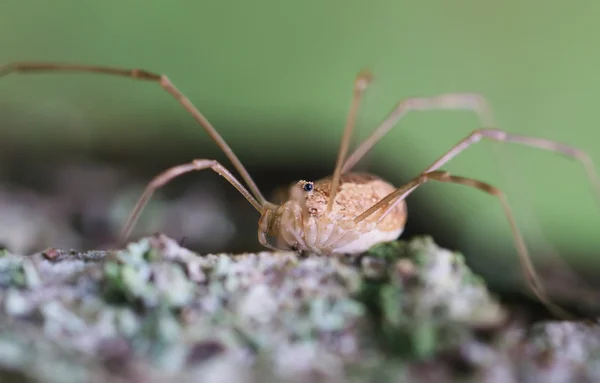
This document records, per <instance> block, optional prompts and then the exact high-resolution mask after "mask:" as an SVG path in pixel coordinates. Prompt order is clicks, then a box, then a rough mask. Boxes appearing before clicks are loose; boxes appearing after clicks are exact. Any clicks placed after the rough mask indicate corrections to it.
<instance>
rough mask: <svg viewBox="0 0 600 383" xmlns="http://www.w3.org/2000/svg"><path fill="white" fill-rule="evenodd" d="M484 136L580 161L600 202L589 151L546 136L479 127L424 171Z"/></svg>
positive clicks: (437, 165)
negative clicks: (523, 134) (530, 135)
mask: <svg viewBox="0 0 600 383" xmlns="http://www.w3.org/2000/svg"><path fill="white" fill-rule="evenodd" d="M482 138H488V139H490V140H493V141H498V142H510V143H515V144H521V145H526V146H529V147H533V148H536V149H543V150H549V151H553V152H556V153H560V154H562V155H564V156H566V157H570V158H572V159H574V160H577V161H579V162H580V163H581V165H582V166H583V168H584V170H585V172H586V174H587V178H588V181H589V182H590V184H591V187H592V192H593V193H594V197H595V198H596V201H597V202H598V204H600V179H599V178H598V173H597V172H596V167H595V165H594V162H593V161H592V159H591V158H590V156H589V155H588V154H587V153H585V152H584V151H582V150H580V149H577V148H574V147H572V146H568V145H565V144H562V143H560V142H556V141H551V140H547V139H545V138H538V137H529V136H522V135H518V134H512V133H507V132H505V131H503V130H499V129H477V130H475V131H473V132H472V133H471V134H469V135H468V136H467V137H465V138H464V139H462V140H461V141H460V142H459V143H458V144H456V145H454V146H453V147H452V148H451V149H450V150H449V151H448V152H446V153H445V154H444V155H442V156H441V157H440V158H438V159H437V160H436V161H435V162H433V163H432V164H431V165H430V166H429V167H427V169H426V170H425V171H424V172H423V173H428V172H431V171H434V170H437V169H439V168H440V167H442V166H444V165H445V164H446V163H447V162H448V161H450V160H451V159H452V158H454V157H456V156H457V155H459V154H460V153H461V152H463V151H464V150H466V149H467V148H468V147H470V146H471V145H473V144H475V143H477V142H479V141H481V139H482ZM400 201H401V199H398V201H394V203H393V204H392V205H391V207H390V210H391V208H393V207H394V206H395V205H396V204H398V203H400Z"/></svg>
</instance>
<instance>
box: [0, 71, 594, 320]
mask: <svg viewBox="0 0 600 383" xmlns="http://www.w3.org/2000/svg"><path fill="white" fill-rule="evenodd" d="M16 72H21V73H36V72H37V73H40V72H54V73H57V72H71V73H73V72H79V73H82V72H87V73H97V74H106V75H113V76H122V77H129V78H133V79H137V80H145V81H152V82H155V83H158V84H159V85H160V86H161V87H162V88H163V89H164V90H165V91H167V92H168V93H169V94H171V96H173V97H174V98H175V99H176V100H177V101H178V102H179V103H180V104H181V105H182V106H183V107H184V108H185V109H186V110H187V111H188V112H189V113H190V114H191V115H192V116H193V117H194V118H195V119H196V121H197V122H198V123H199V124H200V125H201V126H202V127H203V128H204V130H205V131H206V132H207V133H208V135H209V136H210V137H211V138H212V139H213V141H215V143H216V144H217V145H218V146H219V148H220V149H221V150H222V151H223V152H224V153H225V155H226V156H227V157H228V159H229V160H230V161H231V163H232V164H233V167H234V168H235V169H236V170H237V172H238V173H239V174H240V176H241V179H242V180H243V181H244V183H245V185H244V184H243V183H242V182H241V181H240V180H238V178H236V177H235V176H234V175H233V174H232V173H231V172H230V171H229V170H228V169H227V168H225V167H224V166H223V165H221V164H220V163H219V162H217V161H215V160H211V159H196V160H193V161H191V162H189V163H186V164H181V165H176V166H173V167H171V168H169V169H167V170H166V171H164V172H162V173H160V174H159V175H157V176H156V177H155V178H154V179H153V180H151V181H150V183H149V184H148V185H147V187H146V189H145V191H144V193H143V194H142V196H141V197H140V199H139V201H138V202H137V204H136V205H135V207H134V208H133V210H132V212H131V215H130V216H129V218H128V220H127V222H126V223H125V225H124V228H123V231H122V235H121V237H122V240H123V241H125V240H126V239H127V238H128V236H129V234H130V232H131V230H132V228H133V226H134V224H135V222H136V220H137V219H138V217H139V215H140V213H141V211H142V209H143V208H144V206H145V204H146V203H147V202H148V200H149V199H150V197H151V196H152V194H153V193H154V191H156V190H157V189H158V188H160V187H162V186H164V185H165V184H167V183H169V182H170V181H171V180H173V179H174V178H176V177H179V176H180V175H182V174H184V173H188V172H192V171H200V170H206V169H211V170H212V171H214V172H216V173H217V174H219V175H220V176H222V177H224V178H225V179H226V180H227V181H229V183H230V184H231V185H232V186H233V187H235V188H236V189H237V190H238V191H239V192H240V194H242V195H243V196H244V198H246V200H248V202H249V203H250V204H251V205H252V206H254V208H255V209H256V210H257V211H258V212H259V213H260V219H259V221H258V241H259V242H260V244H261V245H263V246H264V247H266V248H268V249H271V250H277V249H283V250H290V249H291V250H294V251H310V252H313V253H317V254H322V255H332V254H348V253H362V252H364V251H366V250H368V249H369V248H371V247H372V246H374V245H376V244H378V243H381V242H387V241H393V240H396V239H397V238H398V237H399V236H400V235H401V234H402V232H403V230H404V227H405V224H406V220H407V210H406V202H405V199H406V197H407V196H408V195H409V194H411V193H412V192H413V191H414V190H415V189H416V188H418V187H419V186H421V185H423V184H425V183H427V182H429V181H437V182H445V183H454V184H461V185H465V186H468V187H471V188H475V189H478V190H481V191H483V192H485V193H488V194H490V195H492V196H494V197H496V198H497V200H498V201H499V202H500V204H501V206H502V209H503V211H504V214H505V216H506V219H507V221H508V224H509V226H510V230H511V232H512V235H513V237H514V242H515V246H516V249H517V252H518V254H519V260H520V263H521V266H522V268H523V271H524V275H525V278H526V281H527V283H528V285H529V287H530V288H531V290H532V291H533V293H534V294H535V295H536V296H537V297H538V298H539V299H540V301H541V302H542V303H544V304H545V305H546V306H547V307H548V308H549V309H550V310H551V311H552V312H554V313H555V314H557V315H559V316H568V314H566V312H565V311H563V310H562V309H561V308H560V307H558V306H557V305H556V304H554V303H553V302H552V301H551V300H550V299H549V298H548V296H547V294H546V292H545V290H544V288H543V285H542V283H541V282H540V279H539V277H538V275H537V273H536V271H535V269H534V267H533V264H532V262H531V259H530V256H529V252H528V250H527V247H526V245H525V242H524V240H523V237H522V235H521V233H520V231H519V230H518V228H517V225H516V221H515V219H514V216H513V213H512V211H511V208H510V206H509V204H508V202H507V200H506V198H505V196H504V194H503V193H502V191H501V190H499V189H498V188H496V187H494V186H492V185H490V184H488V183H485V182H481V181H478V180H475V179H472V178H467V177H461V176H457V175H453V174H450V173H449V172H446V171H443V170H440V168H441V167H442V166H444V165H445V164H446V163H447V162H448V161H450V160H451V159H452V158H454V157H456V156H457V155H458V154H460V153H462V152H463V151H464V150H465V149H467V148H468V147H470V146H471V145H473V144H475V143H477V142H480V141H481V140H482V139H489V140H492V141H499V142H509V143H516V144H522V145H526V146H529V147H533V148H538V149H544V150H549V151H553V152H557V153H560V154H563V155H565V156H568V157H571V158H573V159H575V160H577V161H579V162H580V163H581V164H582V165H583V167H584V168H585V171H586V173H587V176H588V178H589V181H590V182H591V184H592V187H593V188H594V191H595V193H596V197H597V198H598V199H599V200H600V180H599V179H598V176H597V173H596V170H595V166H594V163H593V162H592V160H591V158H590V157H589V156H588V155H587V154H586V153H585V152H583V151H582V150H579V149H577V148H575V147H571V146H568V145H564V144H562V143H559V142H555V141H551V140H547V139H545V138H539V137H530V136H523V135H518V134H512V133H508V132H505V131H503V130H499V129H496V128H495V124H494V121H493V118H492V113H491V108H490V107H489V104H488V102H487V100H486V99H485V98H484V97H483V96H482V95H480V94H476V93H447V94H439V95H435V96H432V97H415V98H408V99H404V100H402V101H400V102H399V103H398V104H397V105H396V106H395V108H394V109H393V110H392V111H391V113H390V114H389V115H388V116H387V117H386V118H385V119H384V120H383V122H382V123H381V124H380V125H379V126H377V127H376V128H375V130H374V131H373V133H371V135H370V136H368V137H367V138H366V139H365V140H364V141H363V142H361V143H360V144H359V145H358V147H357V148H356V149H355V150H354V151H353V152H351V153H350V154H349V155H348V149H349V144H350V140H351V137H352V132H353V129H354V125H355V120H356V115H357V112H358V110H359V105H360V103H361V100H362V98H363V95H364V93H365V91H366V89H367V88H368V86H369V84H370V83H371V81H372V76H371V74H370V73H369V72H368V71H361V72H359V73H358V75H357V76H356V79H355V81H354V89H353V96H352V101H351V105H350V109H349V112H348V116H347V120H346V125H345V128H344V131H343V135H342V139H341V144H340V148H339V151H338V156H337V161H336V165H335V168H334V172H333V175H331V176H329V177H326V178H323V179H320V180H316V181H306V180H301V181H298V182H296V183H294V184H292V185H291V186H290V187H289V189H288V195H287V200H285V201H283V202H282V203H281V204H276V203H273V202H270V201H268V200H267V199H266V198H265V197H264V196H263V194H262V193H261V191H260V189H259V188H258V187H257V185H256V183H255V182H254V180H253V179H252V177H251V176H250V174H249V173H248V171H247V170H246V168H245V167H244V165H243V164H242V162H241V161H240V160H239V159H238V157H237V156H236V155H235V153H234V152H233V150H232V149H231V148H230V147H229V145H227V143H226V142H225V140H224V139H223V138H222V137H221V135H220V134H219V133H218V132H217V130H216V129H215V128H214V127H213V126H212V125H211V123H210V122H209V121H208V120H207V119H206V118H205V117H204V115H203V114H202V113H201V112H200V111H199V110H198V109H197V108H196V107H195V106H194V105H193V104H192V102H191V101H190V100H189V99H188V98H187V97H186V96H185V95H184V94H183V93H182V92H180V91H179V90H178V89H177V88H176V87H175V85H174V84H173V83H172V82H171V81H170V80H169V78H168V77H167V76H165V75H161V74H156V73H153V72H149V71H146V70H141V69H123V68H115V67H107V66H96V65H85V64H70V63H42V62H17V63H11V64H7V65H4V66H0V76H4V75H7V74H10V73H16ZM434 109H445V110H468V111H471V112H474V113H476V114H477V115H478V117H479V119H480V122H481V125H480V126H481V128H479V129H477V130H474V131H473V132H471V133H470V134H469V135H467V136H466V137H464V138H463V139H462V140H460V141H459V142H458V143H457V144H456V145H454V146H453V147H451V148H450V149H449V150H448V151H447V152H446V153H444V154H443V155H442V156H440V157H439V158H438V159H437V160H435V161H434V162H433V163H432V164H431V165H430V166H428V167H427V168H426V169H425V170H424V171H423V172H421V173H420V174H419V175H417V176H416V177H414V178H413V179H412V180H410V181H409V182H408V183H406V184H405V185H403V186H400V187H395V186H393V185H392V184H391V183H389V182H387V181H385V180H383V179H382V178H380V177H377V176H375V175H372V174H367V173H358V172H352V169H353V167H354V166H355V165H356V164H357V163H358V162H359V161H360V160H361V158H362V157H364V156H365V155H366V154H367V153H368V152H369V151H370V150H371V148H372V147H373V146H374V145H375V144H376V143H377V142H378V141H379V140H381V139H382V138H383V137H384V136H385V135H386V134H387V133H388V132H389V131H390V130H391V129H392V128H393V127H394V126H395V125H396V124H397V123H398V121H399V120H400V119H402V117H404V116H405V115H406V114H407V113H408V112H410V111H425V110H434Z"/></svg>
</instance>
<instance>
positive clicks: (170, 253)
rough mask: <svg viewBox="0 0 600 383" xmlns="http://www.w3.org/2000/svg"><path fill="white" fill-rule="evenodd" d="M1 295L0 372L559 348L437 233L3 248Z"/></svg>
mask: <svg viewBox="0 0 600 383" xmlns="http://www.w3.org/2000/svg"><path fill="white" fill-rule="evenodd" d="M0 308H1V310H2V314H1V316H0V378H1V379H0V381H9V380H8V379H20V378H28V379H30V380H32V381H43V382H54V381H57V382H59V381H60V382H82V381H86V382H95V381H98V382H101V381H107V380H111V381H114V382H119V381H123V382H129V381H132V382H166V381H198V382H242V383H244V382H279V381H282V382H344V381H357V382H358V381H366V380H368V381H382V382H385V381H409V382H410V381H444V380H449V379H457V378H461V379H462V380H463V381H467V382H469V381H470V382H479V381H487V382H496V381H497V382H511V381H515V382H516V381H522V379H520V377H521V375H520V374H522V373H524V372H523V371H526V373H527V374H530V375H529V376H545V375H544V373H547V371H548V369H547V368H544V367H540V366H539V365H538V364H536V362H535V360H537V359H538V358H539V354H540V353H542V351H543V350H547V349H552V348H553V347H560V346H557V344H558V343H557V342H556V341H554V342H547V343H544V347H542V348H540V347H539V342H538V343H531V344H530V343H527V338H526V333H525V332H524V331H523V330H522V329H520V328H518V327H514V326H512V327H511V326H507V321H506V319H507V316H506V312H505V310H504V309H503V308H502V307H501V306H500V305H499V304H498V302H497V301H496V300H495V299H494V298H493V297H492V296H491V295H490V293H489V292H488V291H487V289H486V287H485V284H484V283H483V282H482V281H481V280H480V279H479V278H478V277H477V276H475V275H473V274H472V273H471V272H470V270H469V269H468V268H467V267H466V266H465V264H464V261H463V258H462V256H461V255H460V254H457V253H453V252H450V251H448V250H445V249H441V248H439V247H437V246H436V245H435V244H434V242H433V241H432V240H431V239H430V238H416V239H413V240H412V241H409V242H405V241H398V242H392V243H387V244H382V245H380V246H377V247H376V248H374V249H372V250H371V251H370V252H368V253H366V254H362V255H360V256H348V257H342V256H338V257H322V256H316V255H312V254H303V255H299V254H296V253H292V252H276V253H272V252H262V253H256V254H238V255H230V254H209V255H198V254H195V253H193V252H191V251H189V250H187V249H185V248H182V247H180V246H179V245H178V244H177V243H176V242H175V241H173V240H172V239H170V238H167V237H165V236H162V235H159V236H155V237H149V238H144V239H142V240H140V241H138V242H135V243H131V244H129V246H128V247H127V248H126V249H124V250H120V251H88V252H75V251H62V250H58V249H48V250H47V251H45V252H43V253H39V254H34V255H32V256H18V255H14V254H8V253H4V254H2V255H1V256H0ZM482 332H483V333H485V336H481V333H482ZM593 336H594V337H596V338H597V335H596V334H595V333H594V334H593ZM590 337H592V334H590ZM535 339H538V338H535ZM536 344H537V345H538V346H537V347H534V345H536ZM578 344H579V346H578V347H579V348H577V349H578V350H587V351H586V352H583V351H582V352H579V353H578V354H577V356H576V357H575V356H571V357H567V356H564V355H566V354H564V353H563V354H560V353H556V354H555V355H559V356H560V355H563V356H564V357H560V360H561V361H565V360H567V359H568V361H569V362H568V363H570V364H569V367H574V366H576V365H577V363H580V364H581V363H583V364H585V363H586V361H587V360H590V359H592V358H593V357H594V355H596V354H597V353H596V349H597V343H595V342H593V341H590V340H585V339H584V338H582V339H580V342H579V343H578ZM524 345H525V346H527V347H529V348H526V347H524ZM572 346H573V347H575V346H574V345H572ZM532 347H533V348H532ZM524 349H525V350H526V352H523V350H524ZM573 349H575V348H573ZM565 358H567V359H565ZM569 358H570V359H569ZM593 373H594V372H593V369H589V374H593ZM596 374H597V372H596ZM565 376H566V375H565ZM570 376H575V375H570ZM590 376H591V375H590ZM532 381H536V380H535V379H534V380H532ZM545 381H549V380H545Z"/></svg>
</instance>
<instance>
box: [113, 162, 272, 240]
mask: <svg viewBox="0 0 600 383" xmlns="http://www.w3.org/2000/svg"><path fill="white" fill-rule="evenodd" d="M204 169H211V170H213V171H214V172H215V173H217V174H219V175H220V176H222V177H223V178H225V179H226V180H227V181H229V183H230V184H231V185H233V187H235V188H236V189H237V191H239V192H240V194H242V195H243V196H244V197H245V198H246V199H247V200H248V202H250V203H251V204H252V206H254V208H255V209H256V210H258V211H259V212H260V213H262V212H263V205H261V203H260V202H258V201H257V200H256V199H255V198H254V197H253V196H252V194H250V192H249V191H248V190H247V189H246V188H245V187H244V185H242V183H241V182H240V181H238V180H237V178H235V177H234V176H233V174H231V173H230V172H229V170H227V169H226V168H225V167H224V166H223V165H221V164H220V163H218V162H217V161H215V160H194V161H192V162H190V163H187V164H182V165H177V166H174V167H172V168H169V169H167V170H165V171H164V172H162V173H161V174H159V175H157V176H156V177H154V179H153V180H152V181H150V183H149V184H148V186H146V190H144V193H143V194H142V196H141V197H140V199H139V200H138V202H137V203H136V205H135V207H134V208H133V210H132V212H131V214H130V215H129V218H128V219H127V222H126V223H125V226H124V227H123V231H122V232H121V241H126V240H127V237H129V234H130V233H131V229H132V228H133V225H135V223H136V221H137V219H138V218H139V216H140V213H141V212H142V210H143V208H144V206H145V205H146V203H148V200H149V199H150V197H152V194H154V191H155V190H156V189H158V188H160V187H161V186H164V185H166V184H167V183H169V182H170V181H171V180H172V179H174V178H176V177H179V176H180V175H182V174H185V173H189V172H192V171H198V170H204Z"/></svg>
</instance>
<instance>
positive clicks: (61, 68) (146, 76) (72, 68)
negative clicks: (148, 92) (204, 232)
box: [0, 62, 267, 205]
mask: <svg viewBox="0 0 600 383" xmlns="http://www.w3.org/2000/svg"><path fill="white" fill-rule="evenodd" d="M18 72H22V73H39V72H87V73H98V74H106V75H111V76H122V77H130V78H133V79H136V80H144V81H154V82H157V83H158V84H159V85H160V86H161V87H162V88H163V89H164V90H166V91H167V92H168V93H169V94H170V95H171V96H173V97H174V98H175V99H176V100H177V101H178V102H179V103H180V104H181V105H183V107H184V108H185V109H186V110H187V111H188V112H189V113H190V114H191V115H192V116H193V117H194V119H196V121H198V123H199V124H200V125H201V126H202V127H203V128H204V130H206V132H207V133H208V135H209V136H210V137H211V138H212V139H213V141H215V142H216V144H217V145H218V146H219V148H221V150H222V151H223V152H224V153H225V155H226V156H227V158H229V160H230V161H231V163H232V164H233V166H234V167H235V169H236V170H237V171H238V172H239V173H240V175H241V176H242V179H243V180H244V181H245V182H246V185H248V187H249V188H250V190H251V191H252V194H253V195H254V198H256V200H258V202H259V203H260V204H261V205H263V204H265V202H267V200H266V199H265V197H264V196H263V195H262V193H261V192H260V189H259V188H258V186H256V183H255V182H254V180H253V179H252V177H251V176H250V174H249V173H248V171H247V170H246V168H245V167H244V165H242V162H241V161H240V160H239V159H238V157H237V156H236V155H235V153H234V152H233V150H231V148H230V147H229V145H227V143H226V142H225V140H224V139H223V137H221V135H220V134H219V133H218V132H217V131H216V129H215V128H214V127H213V126H212V125H211V123H210V122H209V121H208V120H207V119H206V117H204V115H203V114H202V113H200V111H199V110H198V109H197V108H196V107H195V106H194V104H192V102H191V101H190V100H189V99H188V98H187V97H186V96H185V95H184V94H183V93H182V92H181V91H179V90H178V89H177V88H176V87H175V85H173V83H171V80H169V78H168V77H167V76H165V75H161V74H156V73H152V72H148V71H145V70H142V69H123V68H112V67H106V66H97V65H85V64H66V63H30V62H17V63H11V64H7V65H2V66H0V77H2V76H6V75H8V74H11V73H18Z"/></svg>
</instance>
